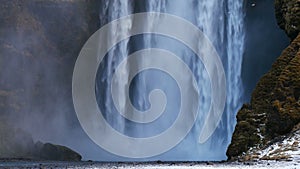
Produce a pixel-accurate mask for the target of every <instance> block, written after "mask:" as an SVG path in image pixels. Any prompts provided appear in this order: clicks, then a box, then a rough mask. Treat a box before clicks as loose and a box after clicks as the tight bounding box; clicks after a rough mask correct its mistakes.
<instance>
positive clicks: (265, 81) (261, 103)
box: [226, 0, 300, 160]
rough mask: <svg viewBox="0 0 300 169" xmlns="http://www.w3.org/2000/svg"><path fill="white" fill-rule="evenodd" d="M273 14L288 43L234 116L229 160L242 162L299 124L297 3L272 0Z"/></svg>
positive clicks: (299, 23)
mask: <svg viewBox="0 0 300 169" xmlns="http://www.w3.org/2000/svg"><path fill="white" fill-rule="evenodd" d="M275 11H276V12H275V13H276V18H277V21H278V24H279V26H280V27H281V28H282V29H284V30H285V31H286V33H287V34H288V36H289V37H290V38H291V40H292V42H291V44H290V45H289V46H288V47H287V48H286V49H285V50H284V51H283V52H282V54H281V56H280V57H279V58H278V59H277V60H276V61H275V63H273V65H272V68H271V70H270V71H269V72H268V73H266V74H265V75H264V76H263V77H262V78H261V79H260V80H259V82H258V83H257V85H256V87H255V89H254V91H253V93H252V96H251V101H250V103H249V104H244V105H243V107H242V108H241V109H240V111H239V112H238V114H237V125H236V127H235V131H234V133H233V136H232V141H231V144H230V145H229V147H228V149H227V152H226V154H227V156H228V159H229V160H240V159H244V157H245V156H246V154H247V151H249V150H252V151H253V149H262V148H264V147H265V146H267V145H268V144H271V143H272V142H274V140H276V138H279V137H280V136H282V135H286V134H289V133H290V132H291V131H292V129H293V128H294V127H295V126H296V125H297V124H299V123H300V34H299V32H300V31H299V30H300V1H298V0H275Z"/></svg>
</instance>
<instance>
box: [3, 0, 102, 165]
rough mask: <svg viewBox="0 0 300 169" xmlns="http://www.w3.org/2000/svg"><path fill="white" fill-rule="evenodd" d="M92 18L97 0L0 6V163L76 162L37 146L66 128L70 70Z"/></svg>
mask: <svg viewBox="0 0 300 169" xmlns="http://www.w3.org/2000/svg"><path fill="white" fill-rule="evenodd" d="M98 12H99V1H98V0H85V1H82V0H65V1H57V0H46V1H44V0H30V1H22V0H9V1H1V3H0V23H1V24H0V158H30V159H38V160H72V161H78V160H80V159H81V156H80V155H79V154H78V153H76V152H74V151H73V150H71V149H69V148H67V147H64V146H59V145H54V144H50V143H46V144H44V143H41V142H38V141H37V140H38V139H39V138H40V137H41V136H43V140H48V139H49V137H53V135H58V137H61V135H62V134H61V133H59V132H60V131H62V130H63V128H64V127H65V126H70V128H72V124H73V123H74V121H72V120H69V119H75V118H70V117H71V116H74V111H73V110H72V109H70V107H72V100H71V99H70V98H72V97H71V84H72V83H71V81H72V79H71V78H72V69H73V66H74V64H75V61H76V58H77V56H78V53H79V51H80V49H81V47H82V46H83V44H84V42H85V41H86V40H87V39H88V37H89V36H90V35H91V34H92V33H94V32H95V31H96V30H97V29H98V27H99V18H98ZM49 103H52V104H49ZM53 126H55V127H53ZM25 131H27V132H25ZM62 132H63V131H62ZM32 136H35V137H34V138H35V139H34V140H36V141H37V142H36V143H35V142H34V141H33V139H32Z"/></svg>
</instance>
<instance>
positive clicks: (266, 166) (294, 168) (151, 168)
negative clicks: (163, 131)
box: [75, 161, 300, 169]
mask: <svg viewBox="0 0 300 169" xmlns="http://www.w3.org/2000/svg"><path fill="white" fill-rule="evenodd" d="M75 168H77V167H75ZM80 168H81V167H78V169H80ZM85 168H90V169H107V168H111V169H213V168H224V169H251V168H254V169H256V168H257V169H298V168H299V169H300V165H299V164H297V163H293V162H274V161H273V162H269V163H263V164H254V163H253V164H250V165H244V164H228V163H226V164H212V165H206V164H189V163H184V164H136V165H130V164H124V165H116V166H113V165H112V166H109V167H108V166H97V165H95V166H89V167H85Z"/></svg>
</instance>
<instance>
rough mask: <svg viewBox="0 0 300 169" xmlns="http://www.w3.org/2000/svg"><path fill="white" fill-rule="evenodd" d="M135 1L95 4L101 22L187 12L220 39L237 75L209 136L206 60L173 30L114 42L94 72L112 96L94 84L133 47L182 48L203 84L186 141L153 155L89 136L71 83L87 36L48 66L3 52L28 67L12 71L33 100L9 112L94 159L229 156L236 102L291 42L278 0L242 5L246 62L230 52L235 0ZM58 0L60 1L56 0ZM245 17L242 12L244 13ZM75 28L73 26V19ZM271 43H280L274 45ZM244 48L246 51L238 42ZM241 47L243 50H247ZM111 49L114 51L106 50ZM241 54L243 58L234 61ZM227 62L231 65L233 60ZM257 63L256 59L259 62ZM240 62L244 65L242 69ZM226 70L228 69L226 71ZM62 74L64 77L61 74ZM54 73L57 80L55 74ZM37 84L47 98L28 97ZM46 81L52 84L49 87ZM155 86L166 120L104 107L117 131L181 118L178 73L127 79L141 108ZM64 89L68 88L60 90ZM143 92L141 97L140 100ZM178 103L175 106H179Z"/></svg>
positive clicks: (140, 131)
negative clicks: (117, 149) (115, 148)
mask: <svg viewBox="0 0 300 169" xmlns="http://www.w3.org/2000/svg"><path fill="white" fill-rule="evenodd" d="M133 2H134V1H130V3H127V1H117V0H113V1H108V0H101V1H98V3H99V7H98V8H99V9H100V14H99V16H100V20H99V22H100V27H101V26H103V25H105V24H106V23H108V22H109V21H111V20H113V19H117V18H119V17H121V16H124V15H127V14H130V13H135V12H145V11H156V12H167V13H170V14H173V15H177V16H179V17H182V18H184V19H186V20H188V21H190V22H192V23H193V24H195V25H196V26H198V27H199V28H200V29H201V30H203V31H204V33H205V34H206V35H207V36H208V37H209V39H210V40H211V41H212V43H213V44H214V46H215V47H216V49H217V51H218V53H219V55H220V57H221V59H222V61H223V64H224V68H225V71H226V76H227V78H229V79H230V80H231V81H229V83H230V82H233V83H232V84H227V85H228V87H234V88H231V89H232V90H231V91H229V95H228V97H229V100H231V101H229V102H228V103H227V107H226V110H225V112H224V114H223V117H222V120H221V122H220V124H219V127H218V128H217V130H216V131H215V133H214V134H213V136H212V137H211V138H210V139H209V140H208V141H207V142H206V143H204V144H199V143H198V136H199V134H200V133H199V131H200V129H201V127H202V126H201V125H202V123H201V122H202V121H203V117H204V116H205V112H207V111H206V110H207V109H208V107H209V104H210V90H211V89H210V88H209V87H208V86H210V82H209V80H208V78H207V73H206V71H205V70H204V67H203V65H202V63H201V61H199V60H198V59H197V57H196V56H195V54H194V53H193V52H192V51H190V49H188V48H187V47H186V46H185V45H184V44H182V43H180V42H178V41H176V40H174V39H172V38H168V37H164V36H159V35H139V36H135V37H132V38H130V39H127V40H125V41H122V42H121V43H120V44H118V45H117V46H116V48H115V49H112V50H111V51H110V52H109V53H108V54H107V55H106V59H104V61H103V62H102V64H101V65H100V67H99V70H98V74H97V84H96V93H97V92H98V93H102V94H103V95H102V94H101V95H100V94H99V95H98V96H97V99H98V100H101V99H102V100H105V101H107V102H109V99H106V96H108V94H109V93H106V91H105V90H104V89H105V87H104V88H102V87H101V88H99V90H97V86H98V87H99V85H102V86H105V85H106V86H107V82H106V81H105V79H106V78H108V77H109V76H110V74H109V73H107V72H109V71H113V68H114V67H115V66H117V65H115V64H117V63H118V62H119V61H120V60H121V59H124V58H125V57H126V56H127V55H128V54H130V53H132V52H134V51H137V50H139V49H143V48H147V47H158V48H163V49H167V50H169V51H171V52H173V53H175V54H177V55H178V56H179V57H180V58H181V59H182V60H183V61H184V62H185V63H187V64H188V65H189V67H190V68H191V70H193V72H194V74H195V76H196V77H197V80H198V86H199V88H200V96H201V97H202V98H201V99H200V100H201V104H200V108H201V110H200V111H199V117H198V120H197V122H196V124H195V126H194V128H193V129H192V131H191V132H190V134H189V135H188V136H187V137H186V138H185V139H184V141H182V142H181V143H180V144H179V145H177V146H176V147H175V148H173V149H172V150H170V151H168V152H166V153H164V154H162V155H160V156H156V157H153V158H149V159H128V158H123V157H119V156H115V155H113V154H111V153H108V152H106V151H105V150H103V149H101V148H99V147H98V146H97V145H96V144H95V143H93V142H92V141H91V140H90V139H89V138H88V136H87V135H86V134H85V133H84V131H83V130H82V128H81V127H80V124H79V122H78V121H77V117H76V114H75V112H74V110H73V105H72V97H71V88H70V86H71V83H72V81H71V76H72V73H71V72H72V70H73V67H70V61H71V63H72V64H74V62H75V59H76V57H77V54H78V53H76V52H78V51H79V50H80V49H79V48H80V47H79V46H82V45H83V43H84V42H78V44H77V45H76V47H77V48H76V49H68V51H67V52H65V53H64V54H61V55H71V56H72V57H73V59H65V60H64V61H62V62H60V63H59V64H57V63H56V61H54V62H51V61H48V62H49V63H51V64H53V65H54V66H51V65H49V64H45V65H44V66H41V65H39V64H40V63H41V62H43V58H39V60H40V61H39V60H38V61H36V62H26V61H25V62H24V61H20V60H17V59H15V58H13V57H11V58H6V60H9V61H10V62H8V63H10V64H9V65H10V66H8V67H18V66H20V65H22V66H23V67H24V68H25V69H26V70H27V71H23V74H22V75H19V74H14V78H16V79H18V77H20V78H19V81H20V82H18V85H24V86H26V87H24V88H25V91H26V92H25V94H24V95H22V96H24V97H25V98H26V102H25V104H28V106H27V107H29V108H28V109H26V110H20V112H17V113H15V112H11V114H10V117H12V119H13V120H14V121H16V125H17V126H19V127H22V128H24V129H25V130H27V131H28V132H30V133H31V134H32V135H33V137H34V139H35V140H42V141H48V142H52V143H55V144H62V145H66V146H68V147H70V148H72V149H74V150H76V151H78V152H79V153H80V154H81V155H82V156H83V158H84V160H89V159H91V160H99V161H136V160H168V161H173V160H181V161H182V160H185V161H193V160H196V161H199V160H200V161H203V160H224V159H226V156H225V151H226V148H227V145H228V144H229V141H230V137H231V133H232V131H233V127H234V125H235V113H236V111H237V109H238V108H239V106H241V104H242V103H243V102H244V101H245V100H249V96H250V93H251V91H252V90H253V87H254V86H255V84H256V82H257V80H258V79H259V77H260V76H261V75H262V74H263V73H265V72H266V71H267V70H268V67H270V65H271V64H272V62H273V61H274V59H275V58H276V57H278V56H279V54H280V52H281V51H282V50H283V48H284V47H285V46H286V45H287V44H288V39H287V38H286V36H285V34H284V32H283V31H281V30H280V29H279V28H278V26H277V24H276V21H275V16H274V9H273V6H272V5H273V1H272V0H261V1H245V2H246V3H244V5H245V8H244V9H243V11H242V12H244V13H245V14H246V16H245V29H244V30H245V31H243V32H240V33H241V34H242V35H241V36H240V37H242V36H243V34H244V35H245V43H241V45H242V44H245V47H244V49H245V54H244V60H243V64H242V63H241V62H242V58H241V56H240V58H239V59H238V60H235V62H233V60H234V58H231V59H233V60H230V59H229V57H228V52H236V51H234V50H232V51H228V47H229V46H230V45H229V42H230V41H229V40H232V39H228V38H232V37H233V36H229V35H230V34H229V33H228V32H227V31H228V28H227V26H228V25H229V24H234V25H235V26H237V25H236V23H229V20H228V16H229V14H228V13H230V11H228V10H229V9H227V8H226V5H227V3H228V2H231V1H224V2H223V1H222V3H221V1H214V0H212V1H210V0H207V1H199V2H198V1H180V0H172V2H170V1H163V2H165V3H162V1H154V0H152V1H135V2H134V3H133ZM232 2H233V1H232ZM234 3H242V1H241V2H239V1H234ZM252 3H256V6H255V7H252V6H251V4H252ZM56 8H57V9H58V8H60V7H59V5H58V7H56ZM56 8H55V7H54V8H53V7H52V9H51V11H53V10H55V9H56ZM32 10H34V11H35V12H36V13H37V14H39V16H42V15H43V12H44V10H41V9H40V6H34V9H32ZM70 10H76V9H70ZM49 15H53V13H51V14H50V13H49ZM78 15H79V14H78ZM1 17H3V16H1ZM240 17H243V16H242V15H240ZM78 18H81V20H76V19H75V21H77V22H76V24H78V23H81V22H83V20H82V17H78ZM239 19H241V18H239ZM54 20H59V17H55V19H54ZM239 21H240V20H239ZM85 24H89V23H85ZM56 27H60V25H56ZM21 28H22V27H21ZM46 28H47V29H51V25H46ZM1 29H2V28H1ZM24 29H25V28H24ZM72 29H75V30H76V26H75V27H73V28H72ZM170 29H175V28H170ZM242 30H243V29H242ZM26 36H32V35H26V34H24V35H22V37H21V39H20V37H15V35H13V33H8V34H7V35H6V36H5V37H4V38H6V39H13V40H12V43H18V42H21V43H20V45H21V46H26V45H27V46H29V47H30V45H31V44H30V43H29V42H28V41H26V40H25V39H27V37H26ZM271 37H275V39H276V41H275V40H273V39H274V38H271ZM31 38H32V37H31ZM52 38H54V39H56V38H57V39H56V43H57V44H56V45H58V46H59V45H60V43H62V42H61V41H63V36H59V35H57V36H54V37H52ZM60 38H61V39H60ZM270 39H272V40H270ZM34 40H35V42H36V43H34V44H35V45H37V46H38V44H39V43H40V44H43V43H42V42H43V39H38V38H34ZM235 40H236V39H235ZM231 42H233V41H231ZM72 43H76V42H72ZM233 46H234V45H233ZM272 46H276V48H274V47H272ZM32 47H33V46H32ZM235 47H236V46H235ZM46 48H47V47H46ZM230 48H231V49H234V47H232V46H231V47H230ZM51 49H52V48H50V47H49V49H47V50H48V51H51ZM68 52H69V53H68ZM239 52H241V50H240V49H239ZM62 53H63V52H62ZM240 54H241V55H243V53H240ZM45 55H49V57H50V55H56V54H53V53H52V52H48V54H45ZM57 55H60V54H57ZM73 55H74V56H73ZM111 55H116V56H115V57H109V56H111ZM236 55H237V54H236V53H235V54H234V57H239V56H236ZM1 59H2V58H1ZM110 59H112V60H110ZM3 60H4V59H2V60H1V61H2V62H3ZM231 61H232V62H231ZM236 61H237V62H238V63H236ZM17 63H19V64H17ZM230 64H232V65H231V66H229V65H230ZM47 65H48V67H47ZM239 65H243V67H241V68H238V67H237V66H239ZM253 65H255V67H254V66H253ZM232 67H234V68H237V69H236V70H234V72H231V73H232V74H231V75H230V73H229V71H230V68H232ZM46 68H47V69H46ZM10 69H11V68H10ZM10 69H9V68H7V69H5V70H7V71H5V72H6V74H3V72H1V73H2V74H1V81H0V82H1V83H5V82H7V81H10V80H11V75H10V74H11V73H10V72H9V71H10ZM109 69H111V70H109ZM241 70H242V72H239V71H241ZM35 72H40V76H41V78H38V79H37V78H35V77H34V78H33V77H32V76H31V74H32V73H35ZM110 73H112V72H110ZM229 75H230V76H231V77H229ZM64 76H65V77H66V78H64ZM25 77H26V78H25ZM46 77H47V78H46ZM154 77H155V81H153V80H149V79H153V78H154ZM101 78H102V79H104V81H101ZM239 78H241V79H242V80H243V81H242V82H241V81H239ZM99 79H100V80H99ZM229 79H227V80H229ZM52 80H54V81H58V82H51V81H52ZM144 80H145V81H144ZM37 82H38V83H37ZM37 84H38V85H42V86H43V88H39V89H40V91H39V94H38V98H40V97H43V98H44V99H43V100H40V99H38V98H33V97H31V96H32V93H34V92H35V91H34V89H33V88H32V87H30V86H32V85H37ZM47 84H51V86H50V88H49V86H48V85H47ZM242 84H243V86H242ZM153 88H159V89H162V90H163V91H164V92H165V93H166V95H167V97H168V102H170V103H168V104H170V105H167V108H169V109H170V110H167V111H166V115H165V116H164V117H163V122H164V123H163V124H162V126H158V125H151V126H150V125H149V126H143V127H142V128H134V127H135V125H134V124H132V123H130V122H128V123H127V121H126V120H125V119H124V118H122V117H120V116H118V114H117V112H113V114H105V115H106V119H107V121H108V122H109V124H111V125H112V126H113V127H114V128H115V129H117V130H118V131H120V132H123V133H124V134H126V135H129V136H135V137H148V136H151V135H155V134H157V133H160V132H161V131H163V130H164V129H166V128H167V127H169V126H170V125H171V124H172V122H173V121H174V118H176V110H177V107H176V106H177V105H176V104H173V103H174V102H175V103H177V102H178V101H180V99H178V98H177V97H174V96H177V95H178V92H179V91H178V88H177V86H176V83H175V82H174V80H173V79H172V78H170V77H169V76H168V75H167V74H164V73H162V72H160V71H155V70H149V71H144V72H141V73H140V74H139V75H137V76H136V77H135V79H134V81H133V83H131V84H130V89H131V90H130V91H131V92H130V97H131V101H132V102H133V104H134V105H135V106H136V107H137V108H139V109H141V110H145V109H147V108H148V107H149V103H148V100H147V99H145V98H147V96H148V94H149V92H150V91H151V90H152V89H153ZM243 88H245V91H246V93H245V94H244V95H241V94H242V91H243V90H242V89H243ZM28 89H31V90H28ZM60 91H63V93H62V92H60ZM136 93H138V94H136ZM26 96H27V97H26ZM57 97H59V99H57ZM141 100H142V102H139V101H141ZM232 100H235V101H232ZM9 101H10V100H7V102H9ZM228 104H229V105H228ZM230 104H233V105H230ZM45 105H47V106H45ZM101 106H103V104H101V103H99V107H100V108H101ZM110 106H111V105H110ZM102 108H103V107H102ZM107 108H108V107H107ZM173 110H174V111H175V112H174V113H173ZM24 112H26V116H27V117H25V118H24V116H25V115H23V114H22V113H24ZM177 113H178V112H177ZM111 115H116V118H113V117H112V116H111ZM114 119H115V120H114ZM124 126H125V128H124ZM144 131H146V132H144ZM104 139H105V138H104ZM120 144H122V143H120Z"/></svg>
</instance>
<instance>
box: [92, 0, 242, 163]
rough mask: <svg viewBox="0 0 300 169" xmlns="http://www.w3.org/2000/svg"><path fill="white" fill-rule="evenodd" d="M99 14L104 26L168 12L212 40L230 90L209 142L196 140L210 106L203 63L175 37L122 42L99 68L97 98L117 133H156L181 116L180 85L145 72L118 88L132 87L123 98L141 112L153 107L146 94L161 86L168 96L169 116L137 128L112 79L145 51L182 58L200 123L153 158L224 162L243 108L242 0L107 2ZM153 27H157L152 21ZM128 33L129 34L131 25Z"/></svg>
mask: <svg viewBox="0 0 300 169" xmlns="http://www.w3.org/2000/svg"><path fill="white" fill-rule="evenodd" d="M100 11H101V12H100V21H101V25H104V24H106V23H108V22H110V21H112V20H115V19H118V18H120V17H122V16H126V15H129V14H132V13H135V12H137V11H138V12H146V11H147V12H163V13H169V14H172V15H176V16H179V17H182V18H184V19H186V20H188V21H189V22H192V23H193V24H194V25H196V26H197V27H198V28H199V29H200V30H201V31H202V32H203V33H204V34H205V35H206V36H207V37H208V39H209V40H210V41H211V42H212V44H213V45H214V47H215V49H216V51H217V52H218V54H219V56H220V57H221V60H222V62H223V66H224V69H225V73H226V84H224V85H226V87H227V91H226V94H227V101H226V106H225V109H224V114H223V116H222V119H221V121H220V123H219V125H218V128H217V130H216V131H215V132H214V134H213V135H212V136H211V138H210V139H208V140H207V141H206V142H205V143H203V144H200V143H199V142H198V139H199V135H200V132H201V129H202V128H203V123H204V119H205V117H206V116H207V114H206V112H208V109H209V107H210V104H211V102H210V101H211V90H212V89H211V82H210V81H209V78H208V74H207V72H206V70H205V68H204V65H203V63H202V62H201V61H200V60H199V59H197V58H196V57H195V54H194V53H193V52H192V51H191V50H190V49H188V48H187V47H186V46H185V45H184V44H182V43H181V42H178V41H176V40H175V39H172V38H168V37H165V36H161V35H154V34H145V35H136V36H134V37H131V38H129V39H126V40H123V41H122V42H120V43H119V44H118V45H117V46H116V47H114V48H113V49H111V50H110V51H109V53H108V54H107V55H106V57H105V59H104V60H103V61H102V63H101V65H100V66H99V70H98V74H97V81H96V83H97V84H96V94H97V96H98V98H97V100H98V104H99V107H100V109H102V110H103V112H105V113H104V116H105V119H106V121H107V122H108V123H109V124H110V125H111V126H113V128H114V129H115V130H117V131H118V132H120V133H123V134H125V135H128V136H130V137H137V138H141V137H150V136H154V135H157V134H159V133H161V132H163V131H164V130H165V129H167V128H168V127H169V126H170V125H171V124H172V122H173V121H174V120H175V119H176V116H177V114H178V109H179V108H178V105H179V104H178V103H179V101H180V93H179V90H178V86H177V85H176V81H174V79H172V78H170V77H168V75H167V74H165V73H163V72H159V71H155V70H150V71H147V70H145V71H143V72H140V73H139V74H138V75H137V76H136V77H134V79H133V81H132V82H130V81H129V79H128V78H127V80H125V81H122V82H120V85H124V83H125V85H127V86H128V87H129V89H130V90H129V92H130V93H129V95H130V100H127V99H126V98H124V99H123V100H125V101H126V102H132V104H133V106H134V107H136V108H137V109H139V110H141V111H144V110H147V109H149V107H150V106H151V105H150V104H149V100H148V95H149V93H150V92H151V91H152V90H154V89H156V88H159V89H161V90H163V91H164V92H165V94H166V98H167V102H168V104H167V106H166V110H165V112H164V113H165V114H166V115H164V116H163V117H162V118H161V119H158V121H157V123H156V122H155V123H153V124H152V125H148V124H135V123H134V122H132V121H130V120H128V119H125V118H124V117H123V116H121V115H119V112H118V111H117V110H116V108H115V107H114V102H113V99H112V98H111V89H110V85H111V80H110V79H111V78H112V77H113V74H114V73H115V71H116V69H117V66H118V64H120V62H121V61H122V60H123V59H125V58H126V56H128V55H130V54H132V53H134V52H136V51H139V50H141V49H145V48H161V49H166V50H169V51H171V52H172V53H175V54H176V55H177V56H179V57H180V59H181V60H183V61H184V62H185V63H186V64H187V65H188V66H189V67H190V69H191V70H192V72H193V74H194V76H195V77H196V80H197V83H198V88H199V91H200V98H199V100H200V103H199V105H200V107H199V114H198V118H197V120H196V123H195V125H194V127H193V128H192V130H191V132H190V133H189V134H188V135H187V136H186V137H185V139H184V140H183V141H182V142H181V143H180V144H178V145H177V146H176V147H174V148H173V149H172V150H170V151H168V152H166V153H164V154H162V155H159V156H158V157H153V158H151V159H153V160H156V159H160V160H188V161H190V160H223V159H226V156H225V151H226V148H227V146H228V144H229V142H230V140H231V135H232V132H233V128H234V125H235V115H236V112H237V111H238V109H239V108H240V106H241V104H242V100H241V98H242V93H243V89H242V84H241V65H242V56H243V51H244V36H245V35H244V34H245V32H244V24H243V23H244V11H243V0H200V1H197V0H190V1H183V0H168V1H167V0H165V1H162V0H149V1H148V0H147V1H130V0H106V1H103V5H102V9H101V10H100ZM132 22H135V21H134V20H133V21H132ZM131 24H132V23H131ZM131 24H129V25H131ZM148 24H149V23H148ZM149 25H153V26H155V24H154V23H153V24H151V23H150V24H149ZM125 29H128V30H130V29H131V27H128V28H125ZM170 29H176V28H170ZM125 31H126V30H125ZM117 33H118V32H111V34H110V35H108V36H111V37H113V36H116V35H117ZM199 45H201V42H199ZM208 52H209V51H208ZM139 62H140V63H138V64H137V65H129V66H139V65H142V63H141V62H143V59H141V60H139ZM166 64H172V63H166ZM178 69H181V68H178ZM129 74H130V68H128V72H124V76H128V75H129ZM122 83H123V84H122ZM100 103H101V104H102V106H101V105H100Z"/></svg>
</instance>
